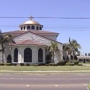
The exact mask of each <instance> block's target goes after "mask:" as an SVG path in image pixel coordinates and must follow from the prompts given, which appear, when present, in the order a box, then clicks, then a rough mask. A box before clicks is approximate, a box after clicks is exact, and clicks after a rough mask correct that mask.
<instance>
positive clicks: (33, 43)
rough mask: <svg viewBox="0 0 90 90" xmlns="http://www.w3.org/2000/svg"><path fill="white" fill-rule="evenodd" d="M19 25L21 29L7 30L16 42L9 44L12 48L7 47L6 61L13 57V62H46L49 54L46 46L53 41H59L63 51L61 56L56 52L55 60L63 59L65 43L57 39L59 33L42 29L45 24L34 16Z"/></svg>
mask: <svg viewBox="0 0 90 90" xmlns="http://www.w3.org/2000/svg"><path fill="white" fill-rule="evenodd" d="M19 27H20V30H16V31H11V32H5V33H6V34H11V35H12V36H13V39H14V41H15V42H16V43H15V44H9V47H10V50H7V48H6V49H5V50H6V54H5V55H6V60H5V61H8V60H10V59H11V60H10V61H11V63H30V64H35V63H46V59H47V56H48V54H49V52H48V51H47V50H46V48H47V47H48V46H50V45H51V42H57V43H58V46H59V49H60V51H61V52H60V55H59V56H58V55H56V53H54V62H55V63H57V62H58V60H62V58H63V54H62V49H63V48H62V47H63V45H62V43H60V42H58V41H57V37H58V35H59V33H55V32H50V31H45V30H42V29H43V25H41V24H40V23H38V22H36V21H34V20H32V17H31V18H30V19H29V20H27V21H25V22H24V23H22V24H21V25H19ZM6 45H7V44H6ZM7 51H8V52H7ZM51 61H52V60H51Z"/></svg>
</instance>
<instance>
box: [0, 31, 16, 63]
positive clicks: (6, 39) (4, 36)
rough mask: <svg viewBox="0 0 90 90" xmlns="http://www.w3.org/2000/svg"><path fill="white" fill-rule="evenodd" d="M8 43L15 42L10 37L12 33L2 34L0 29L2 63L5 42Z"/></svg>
mask: <svg viewBox="0 0 90 90" xmlns="http://www.w3.org/2000/svg"><path fill="white" fill-rule="evenodd" d="M6 43H7V44H8V45H9V43H15V41H14V40H13V39H12V35H10V34H3V33H2V32H1V30H0V44H1V50H0V51H2V63H4V53H5V44H6Z"/></svg>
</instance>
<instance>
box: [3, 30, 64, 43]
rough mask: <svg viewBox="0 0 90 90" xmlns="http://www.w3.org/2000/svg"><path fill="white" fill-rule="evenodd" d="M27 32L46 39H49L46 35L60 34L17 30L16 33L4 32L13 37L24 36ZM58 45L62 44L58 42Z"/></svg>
mask: <svg viewBox="0 0 90 90" xmlns="http://www.w3.org/2000/svg"><path fill="white" fill-rule="evenodd" d="M27 32H31V33H34V34H37V35H39V36H41V37H44V38H47V37H45V36H44V35H57V36H58V34H59V33H55V32H50V31H44V30H29V31H22V30H16V31H10V32H4V34H11V35H12V36H13V37H16V36H18V35H21V34H24V33H27ZM47 39H49V40H52V39H50V38H47ZM52 41H55V40H52ZM55 42H58V41H55ZM58 43H60V42H58ZM61 44H62V43H61Z"/></svg>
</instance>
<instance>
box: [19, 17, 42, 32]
mask: <svg viewBox="0 0 90 90" xmlns="http://www.w3.org/2000/svg"><path fill="white" fill-rule="evenodd" d="M33 18H34V17H32V16H31V17H29V20H27V21H25V22H24V23H22V24H21V25H19V27H20V30H22V31H25V30H42V28H43V25H41V24H40V23H38V22H37V21H34V20H33Z"/></svg>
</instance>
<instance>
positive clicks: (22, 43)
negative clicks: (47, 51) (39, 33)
mask: <svg viewBox="0 0 90 90" xmlns="http://www.w3.org/2000/svg"><path fill="white" fill-rule="evenodd" d="M10 45H11V46H12V45H13V46H14V45H39V46H47V45H44V44H42V43H39V42H36V41H33V40H25V41H21V42H17V43H15V44H10Z"/></svg>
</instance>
